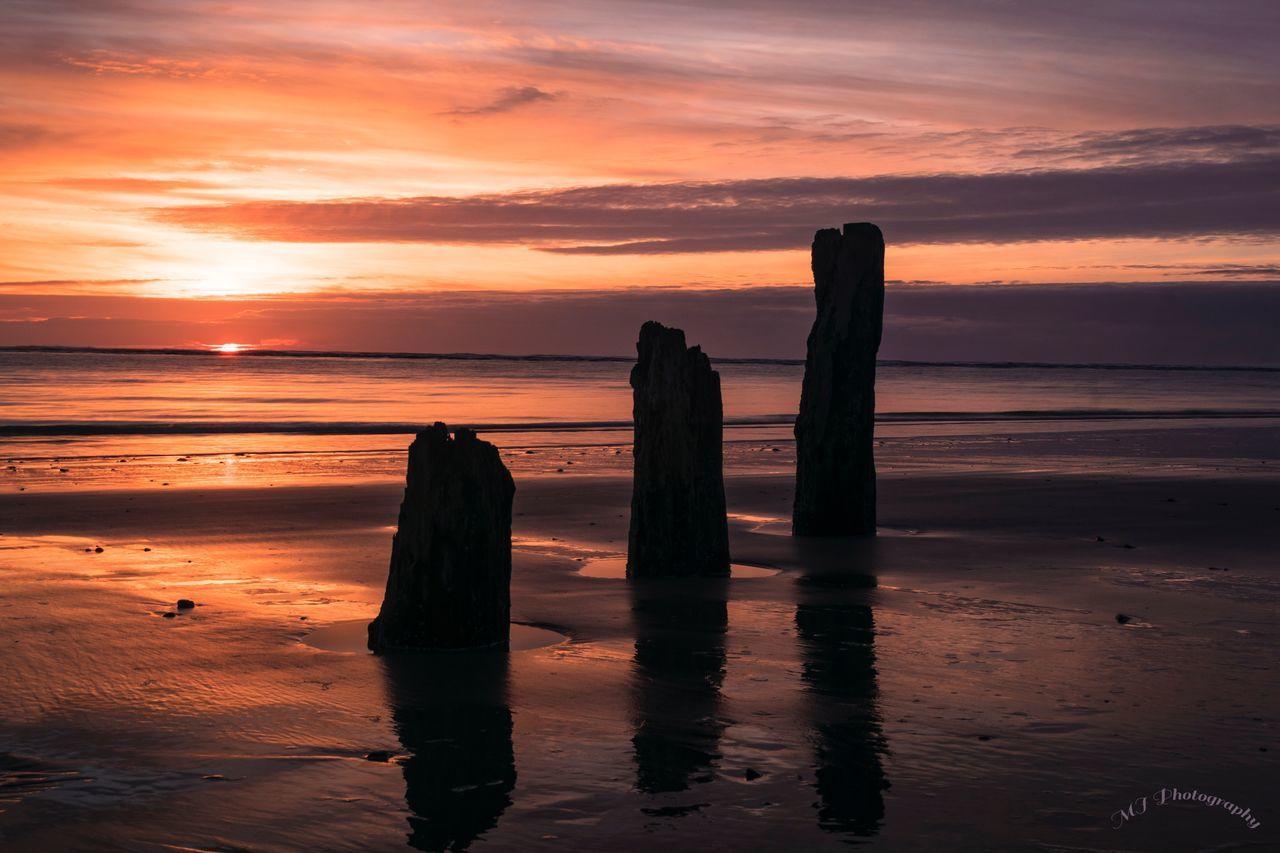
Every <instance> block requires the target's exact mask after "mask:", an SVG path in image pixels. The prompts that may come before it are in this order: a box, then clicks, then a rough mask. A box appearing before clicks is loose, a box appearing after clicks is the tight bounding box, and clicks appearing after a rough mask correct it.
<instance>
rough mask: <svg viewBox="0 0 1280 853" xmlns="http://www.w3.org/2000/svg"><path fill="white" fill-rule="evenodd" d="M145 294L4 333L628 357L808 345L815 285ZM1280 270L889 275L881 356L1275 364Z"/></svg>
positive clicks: (6, 298) (22, 339)
mask: <svg viewBox="0 0 1280 853" xmlns="http://www.w3.org/2000/svg"><path fill="white" fill-rule="evenodd" d="M199 305H200V310H199V311H198V312H194V311H193V310H192V303H191V302H190V301H187V300H180V299H140V298H131V297H124V296H109V295H85V296H51V295H38V294H7V293H4V292H0V345H3V346H13V345H59V344H76V345H82V346H83V345H88V346H181V345H184V344H185V343H187V342H189V341H197V340H199V341H238V342H242V343H251V344H253V343H258V344H265V342H267V341H272V340H276V341H279V340H293V341H295V342H296V347H297V348H299V349H308V350H335V351H369V352H483V353H501V354H510V355H523V354H533V353H555V354H566V355H608V356H630V355H633V354H634V352H635V349H634V345H635V336H636V333H637V330H638V329H639V328H640V325H641V324H642V323H643V322H644V321H645V320H651V319H654V320H661V321H663V322H666V323H670V324H673V325H677V326H680V327H681V328H684V329H685V330H686V332H687V333H688V335H689V338H690V340H691V341H695V342H697V343H699V344H701V345H702V346H703V347H704V349H705V350H706V351H707V352H708V353H710V354H711V355H712V357H718V358H752V357H755V358H786V359H796V358H803V356H804V342H805V337H806V335H807V334H808V331H809V326H810V324H811V323H812V322H813V311H814V307H813V292H812V289H811V288H809V287H780V286H762V287H752V288H744V289H678V288H642V289H641V288H636V289H626V290H595V291H549V292H548V291H544V292H535V293H526V292H511V291H470V292H445V293H430V294H411V295H405V294H391V293H383V294H361V295H351V294H342V295H339V294H329V295H325V294H316V295H312V296H308V297H307V298H305V299H300V298H296V297H277V298H271V299H261V298H260V299H219V300H201V302H200V303H199ZM1276 316H1280V280H1272V281H1264V282H1235V281H1215V282H1204V281H1197V282H1186V281H1181V282H1160V283H1115V284H1106V283H1101V284H1065V285H948V284H891V285H890V286H889V287H888V289H887V293H886V296H885V333H884V343H883V345H882V348H881V351H880V355H881V357H882V358H884V359H904V360H918V361H997V362H1000V361H1045V362H1059V363H1129V364H1206V365H1245V366H1248V365H1253V366H1280V339H1277V337H1276V335H1275V329H1274V325H1275V321H1274V318H1275V317H1276Z"/></svg>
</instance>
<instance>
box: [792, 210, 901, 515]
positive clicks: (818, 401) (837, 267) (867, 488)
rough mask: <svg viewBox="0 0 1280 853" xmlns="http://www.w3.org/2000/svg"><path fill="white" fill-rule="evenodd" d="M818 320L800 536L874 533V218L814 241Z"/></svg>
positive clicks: (800, 475) (810, 366)
mask: <svg viewBox="0 0 1280 853" xmlns="http://www.w3.org/2000/svg"><path fill="white" fill-rule="evenodd" d="M813 284H814V291H815V294H816V296H817V302H818V316H817V319H816V320H814V323H813V329H812V330H811V331H810V332H809V348H808V355H807V357H806V358H805V364H804V389H803V392H802V393H801V397H800V415H799V417H797V418H796V430H795V435H796V496H795V505H794V507H793V511H792V516H791V531H792V533H794V534H795V535H797V536H849V535H874V534H875V532H876V467H875V461H874V459H873V458H872V441H871V439H872V432H873V430H874V428H875V413H876V394H875V382H876V351H877V350H879V348H880V330H881V325H882V318H883V315H884V238H883V237H882V236H881V235H880V229H879V228H877V227H876V226H874V225H872V224H871V223H869V222H855V223H850V224H848V225H845V226H844V234H843V235H842V234H841V233H840V231H839V230H837V229H835V228H824V229H822V230H821V231H818V232H817V233H816V234H815V235H814V237H813Z"/></svg>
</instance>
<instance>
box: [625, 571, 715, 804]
mask: <svg viewBox="0 0 1280 853" xmlns="http://www.w3.org/2000/svg"><path fill="white" fill-rule="evenodd" d="M631 595H632V601H631V613H632V620H633V623H634V629H635V657H634V674H633V690H632V693H633V703H634V706H633V709H634V723H635V735H634V737H633V738H632V745H633V747H634V750H635V764H636V788H637V789H639V790H640V791H643V792H645V793H649V794H657V793H669V792H676V791H685V790H688V789H689V787H690V786H691V785H693V784H697V783H701V782H709V781H711V779H712V778H713V777H714V765H715V762H716V760H717V759H718V758H719V757H720V756H719V745H720V735H721V733H722V731H723V730H724V724H723V723H722V722H721V721H720V719H719V712H720V686H721V684H722V683H723V681H724V670H725V631H726V629H727V628H728V624H729V609H728V603H727V598H728V581H727V579H708V580H705V581H698V582H697V583H696V584H695V583H691V582H689V581H688V580H684V581H683V582H682V583H680V584H675V585H673V584H669V583H666V582H662V581H645V582H639V583H633V584H632V593H631Z"/></svg>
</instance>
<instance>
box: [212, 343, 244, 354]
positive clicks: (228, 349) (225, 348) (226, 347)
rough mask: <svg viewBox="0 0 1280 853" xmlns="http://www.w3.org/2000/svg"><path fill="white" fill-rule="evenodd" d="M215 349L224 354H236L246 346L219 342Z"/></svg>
mask: <svg viewBox="0 0 1280 853" xmlns="http://www.w3.org/2000/svg"><path fill="white" fill-rule="evenodd" d="M214 349H215V350H217V351H218V352H220V353H222V354H224V355H235V354H236V353H238V352H240V351H241V350H242V349H244V347H242V346H240V344H219V345H218V346H216V347H215V348H214Z"/></svg>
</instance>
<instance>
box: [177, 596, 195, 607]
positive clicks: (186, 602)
mask: <svg viewBox="0 0 1280 853" xmlns="http://www.w3.org/2000/svg"><path fill="white" fill-rule="evenodd" d="M195 606H196V603H195V602H194V601H192V600H191V599H189V598H179V599H178V609H179V610H190V609H191V608H193V607H195Z"/></svg>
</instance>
